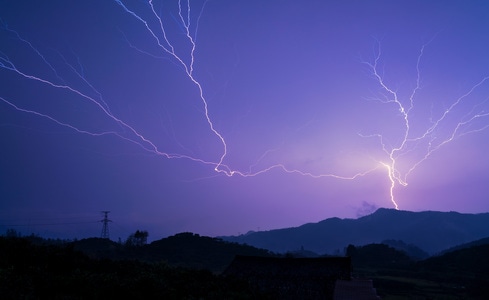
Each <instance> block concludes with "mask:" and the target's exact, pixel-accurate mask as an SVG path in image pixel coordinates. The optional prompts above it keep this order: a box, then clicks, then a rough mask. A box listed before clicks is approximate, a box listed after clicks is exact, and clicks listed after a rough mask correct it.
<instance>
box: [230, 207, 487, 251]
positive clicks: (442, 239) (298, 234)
mask: <svg viewBox="0 0 489 300" xmlns="http://www.w3.org/2000/svg"><path fill="white" fill-rule="evenodd" d="M485 237H489V213H479V214H468V213H459V212H454V211H450V212H439V211H421V212H412V211H403V210H395V209H387V208H379V209H378V210H377V211H375V212H374V213H372V214H370V215H366V216H363V217H360V218H358V219H348V218H345V219H340V218H337V217H334V218H328V219H325V220H322V221H319V222H317V223H306V224H303V225H301V226H298V227H290V228H282V229H274V230H269V231H258V232H254V233H248V234H246V235H239V236H225V237H220V238H222V239H223V240H226V241H230V242H237V243H243V244H248V245H251V246H255V247H258V248H263V249H268V250H270V251H273V252H278V253H284V252H287V251H294V250H298V249H301V248H304V249H307V250H310V251H313V252H316V253H319V254H342V253H343V251H344V249H345V248H346V246H348V245H349V244H355V245H366V244H369V243H380V242H382V241H384V240H389V239H394V240H401V241H403V242H405V243H407V244H412V245H415V246H417V247H418V248H420V249H422V250H423V251H425V252H427V253H429V254H430V255H433V254H436V253H439V252H440V251H443V250H445V249H448V248H451V247H453V246H456V245H460V244H464V243H468V242H471V241H474V240H478V239H482V238H485Z"/></svg>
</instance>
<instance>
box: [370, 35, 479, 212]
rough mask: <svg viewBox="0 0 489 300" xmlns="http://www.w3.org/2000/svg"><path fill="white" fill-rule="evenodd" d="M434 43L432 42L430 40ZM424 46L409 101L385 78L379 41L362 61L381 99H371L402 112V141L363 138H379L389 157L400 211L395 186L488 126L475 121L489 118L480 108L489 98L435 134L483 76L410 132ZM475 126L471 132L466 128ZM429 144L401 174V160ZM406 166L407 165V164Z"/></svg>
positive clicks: (391, 186) (387, 164) (419, 82)
mask: <svg viewBox="0 0 489 300" xmlns="http://www.w3.org/2000/svg"><path fill="white" fill-rule="evenodd" d="M430 42H431V41H430ZM430 42H428V43H427V44H425V45H423V46H422V47H421V49H420V51H419V54H418V56H417V62H416V79H415V84H414V88H413V89H412V90H411V92H410V94H409V96H408V97H407V99H402V97H401V96H400V95H399V93H398V92H397V91H396V90H395V89H393V88H391V87H390V86H389V85H388V84H387V83H386V80H385V78H384V76H383V75H381V73H380V60H381V57H382V51H381V44H380V42H379V41H378V40H377V47H376V49H377V50H376V54H375V58H374V60H373V62H368V61H366V62H363V63H364V64H365V65H366V66H367V67H368V69H369V70H370V71H371V74H372V77H373V78H374V80H375V81H376V83H377V85H378V87H379V89H380V91H379V94H380V96H377V97H374V98H371V99H372V100H375V101H379V102H381V103H384V104H388V105H394V106H395V107H397V111H398V112H399V113H400V118H401V122H402V123H403V127H404V130H403V131H402V132H401V134H400V136H401V138H400V141H399V142H397V143H395V142H392V141H390V140H389V141H386V138H385V137H384V136H383V135H382V134H380V133H376V134H371V135H362V136H364V137H370V138H377V139H378V140H379V142H380V146H381V148H382V151H383V152H384V153H385V154H386V155H387V159H386V160H385V161H381V162H380V164H381V165H383V166H384V167H385V168H386V169H387V174H388V178H389V181H390V199H391V202H392V204H393V205H394V207H395V208H396V209H399V205H398V203H397V201H396V200H395V197H394V189H395V187H396V185H398V184H399V185H401V186H407V185H408V182H407V177H408V176H409V175H410V174H411V173H412V172H413V171H414V170H415V169H416V167H418V166H419V165H420V164H422V163H423V162H424V161H425V160H427V159H428V158H429V157H430V156H431V155H432V154H433V153H434V152H435V151H437V150H438V149H440V148H441V147H442V146H444V145H446V144H448V143H449V142H451V141H453V140H454V139H456V138H459V137H461V136H463V135H466V134H469V133H475V132H479V131H482V130H484V129H486V128H488V127H489V125H487V124H486V125H482V126H480V125H479V126H478V127H477V126H476V124H475V123H476V121H477V120H480V119H483V118H485V117H489V113H487V112H485V111H484V110H483V109H482V108H481V107H482V104H484V103H485V102H486V101H487V99H485V100H484V101H482V102H480V103H478V104H477V105H474V107H473V109H472V110H471V111H469V112H467V113H466V114H465V115H464V116H463V117H462V118H461V119H460V121H458V122H457V123H456V125H455V126H454V128H453V129H452V130H451V131H450V133H449V134H448V136H447V137H445V138H443V137H441V138H440V137H439V136H438V135H437V134H436V131H438V130H441V129H442V127H443V124H444V122H445V121H446V120H447V119H448V116H449V115H450V114H455V110H456V109H457V108H458V107H459V106H460V105H462V103H464V101H465V100H466V99H467V98H468V97H469V96H471V95H472V94H473V93H474V92H475V91H476V90H477V89H478V88H480V87H482V85H484V84H486V83H489V76H486V77H483V78H482V79H481V80H480V81H478V82H476V83H475V84H474V85H472V86H471V87H470V88H469V89H468V90H467V91H466V92H465V93H463V94H462V95H461V96H459V97H458V98H456V99H454V100H453V101H452V102H451V104H450V105H449V106H448V108H447V109H445V110H444V112H443V113H442V114H441V115H440V116H439V117H437V118H434V117H433V116H432V118H431V124H430V125H428V126H427V127H426V128H425V129H424V130H422V131H421V132H420V133H418V134H416V133H414V132H413V131H412V130H411V124H412V122H413V121H412V120H413V118H412V111H413V109H414V107H415V102H416V100H417V95H418V92H419V91H420V90H421V71H420V64H421V61H422V58H423V55H424V52H425V48H426V47H427V46H428V45H429V43H430ZM470 127H475V128H472V129H469V130H467V129H466V130H464V129H465V128H470ZM423 143H424V144H426V145H427V146H426V147H425V149H422V153H423V154H422V155H421V156H420V157H419V158H418V159H414V160H410V161H408V162H407V163H408V164H409V165H410V166H409V168H408V169H407V171H404V172H403V171H402V170H401V169H400V168H399V167H398V164H399V161H400V160H402V159H403V158H404V156H406V155H407V154H409V153H410V152H413V151H415V150H418V149H417V148H419V145H420V144H423ZM405 163H406V162H405Z"/></svg>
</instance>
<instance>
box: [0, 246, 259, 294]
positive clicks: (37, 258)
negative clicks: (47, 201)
mask: <svg viewBox="0 0 489 300" xmlns="http://www.w3.org/2000/svg"><path fill="white" fill-rule="evenodd" d="M0 295H2V299H103V298H108V299H122V298H124V299H153V298H158V299H249V298H252V296H253V297H254V296H256V294H253V293H252V291H251V290H250V289H249V287H248V285H247V283H246V282H243V281H239V280H236V279H232V278H226V277H222V276H218V275H215V274H213V273H211V272H210V271H207V270H195V269H186V268H177V267H170V266H168V265H167V264H166V263H162V262H160V263H151V264H150V263H144V262H140V261H135V260H109V259H94V258H89V257H88V256H86V255H84V254H83V253H81V252H79V251H76V250H74V247H73V244H66V245H64V246H59V245H57V246H54V245H34V244H33V243H31V242H30V241H29V240H27V239H25V238H19V237H0Z"/></svg>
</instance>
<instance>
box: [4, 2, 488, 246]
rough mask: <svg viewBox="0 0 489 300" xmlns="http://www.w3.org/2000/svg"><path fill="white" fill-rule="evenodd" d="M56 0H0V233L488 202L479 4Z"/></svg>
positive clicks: (169, 229) (120, 231)
mask: <svg viewBox="0 0 489 300" xmlns="http://www.w3.org/2000/svg"><path fill="white" fill-rule="evenodd" d="M48 2H49V3H45V2H42V1H41V2H39V1H7V0H4V1H0V19H1V27H2V28H1V30H0V66H1V68H0V137H1V139H2V147H1V150H0V154H1V155H0V197H1V198H0V199H1V201H0V231H1V232H4V231H5V230H6V228H15V229H17V230H20V231H22V232H25V233H30V232H34V233H38V234H41V235H46V236H56V237H70V238H72V237H78V238H81V237H87V236H98V235H99V234H100V231H101V228H102V225H101V223H100V222H97V221H99V220H100V219H101V218H102V215H101V214H100V211H102V210H109V211H111V213H110V214H109V217H110V218H111V219H112V220H113V223H111V224H110V230H111V238H112V239H117V237H121V238H122V239H125V238H126V237H127V236H128V235H129V234H130V233H131V232H133V231H135V230H136V229H146V230H148V231H149V233H150V236H151V237H152V239H157V238H161V237H164V236H167V235H170V234H174V233H178V232H182V231H192V232H196V233H200V234H203V235H211V236H215V235H236V234H238V233H245V232H247V231H248V230H269V229H275V228H282V227H291V226H298V225H301V224H304V223H308V222H317V221H320V220H323V219H326V218H329V217H334V216H337V217H341V218H355V217H357V216H360V215H364V214H367V213H370V212H372V211H374V210H375V209H376V208H378V207H387V208H395V206H396V205H398V207H399V208H400V209H403V210H412V211H421V210H440V211H450V210H454V211H459V212H470V213H477V212H487V211H489V201H488V198H487V197H488V194H489V185H488V184H487V182H489V172H488V170H489V158H488V156H487V153H489V128H487V129H486V126H489V102H488V101H489V55H488V53H489V35H488V34H487V28H489V5H488V4H486V2H485V1H470V2H468V1H462V0H461V1H412V0H410V1H322V0H318V1H306V2H304V1H295V0H294V1H219V0H209V1H206V2H205V1H190V7H189V6H188V4H187V2H186V1H182V2H181V3H180V11H179V3H178V2H177V1H154V3H152V4H153V5H152V6H151V5H150V4H151V3H148V2H147V1H122V2H120V3H119V2H118V1H96V0H90V1H87V0H85V1H69V2H67V1H61V0H56V1H48ZM162 2H163V3H164V4H162ZM200 92H202V96H201V95H200ZM206 109H207V111H206ZM231 175H232V176H231ZM358 175H362V176H358ZM391 192H392V195H393V197H392V198H391ZM48 224H49V225H48Z"/></svg>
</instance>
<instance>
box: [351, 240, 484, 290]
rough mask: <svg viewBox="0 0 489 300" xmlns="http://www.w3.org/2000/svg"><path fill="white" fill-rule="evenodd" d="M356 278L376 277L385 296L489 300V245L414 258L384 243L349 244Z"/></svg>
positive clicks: (375, 283)
mask: <svg viewBox="0 0 489 300" xmlns="http://www.w3.org/2000/svg"><path fill="white" fill-rule="evenodd" d="M346 252H347V254H348V255H350V256H351V258H352V264H353V271H354V272H353V274H354V276H355V277H362V278H370V279H373V282H374V286H375V287H376V288H377V292H378V294H379V295H380V296H381V297H382V298H383V299H413V298H415V299H488V297H489V278H488V277H487V270H489V257H488V256H487V253H489V245H478V246H474V247H469V248H465V249H461V250H457V251H454V252H450V253H446V254H444V255H441V256H436V257H431V258H428V259H426V260H421V261H414V260H412V259H411V258H409V257H408V256H407V255H406V254H405V253H403V252H401V251H398V250H396V249H394V248H391V247H389V246H387V245H383V244H371V245H366V246H362V247H355V246H353V245H349V246H348V247H347V249H346Z"/></svg>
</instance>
